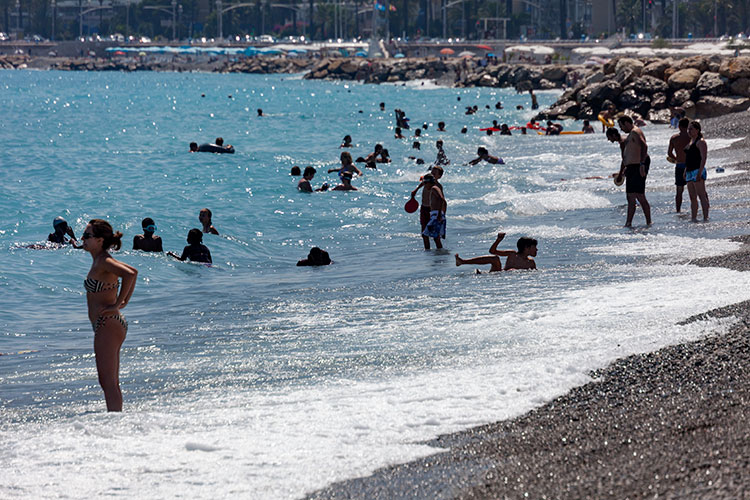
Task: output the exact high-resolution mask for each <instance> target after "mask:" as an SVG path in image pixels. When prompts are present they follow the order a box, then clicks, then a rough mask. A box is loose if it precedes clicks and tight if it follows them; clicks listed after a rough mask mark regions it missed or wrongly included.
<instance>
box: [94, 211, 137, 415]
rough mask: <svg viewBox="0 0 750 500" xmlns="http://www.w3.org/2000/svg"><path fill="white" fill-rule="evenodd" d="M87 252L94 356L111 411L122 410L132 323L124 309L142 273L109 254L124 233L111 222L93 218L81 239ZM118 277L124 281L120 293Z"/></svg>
mask: <svg viewBox="0 0 750 500" xmlns="http://www.w3.org/2000/svg"><path fill="white" fill-rule="evenodd" d="M81 238H82V241H83V249H84V250H86V251H87V252H89V253H90V254H91V257H93V259H94V262H93V263H92V264H91V269H89V273H88V275H87V276H86V280H85V281H84V282H83V286H84V288H85V289H86V302H87V304H88V309H89V320H90V321H91V326H92V327H93V328H94V353H95V354H96V370H97V372H98V373H99V385H101V386H102V389H103V390H104V399H105V400H106V401H107V411H122V393H121V392H120V347H121V346H122V343H123V341H124V340H125V335H126V334H127V332H128V323H127V321H125V317H124V316H123V315H122V314H121V313H120V309H122V308H124V307H125V306H126V305H128V301H130V297H131V296H132V295H133V288H135V281H136V277H137V276H138V271H137V270H136V269H135V268H134V267H131V266H129V265H127V264H125V263H124V262H120V261H119V260H116V259H115V258H113V257H112V256H111V255H110V254H109V249H110V248H114V249H115V250H119V248H120V245H121V239H122V233H121V232H119V231H118V232H117V233H114V234H113V232H112V226H110V224H109V222H107V221H105V220H102V219H93V220H91V221H90V222H89V224H88V226H86V229H85V230H84V232H83V236H82V237H81ZM118 278H122V286H120V293H119V294H118V293H117V288H118Z"/></svg>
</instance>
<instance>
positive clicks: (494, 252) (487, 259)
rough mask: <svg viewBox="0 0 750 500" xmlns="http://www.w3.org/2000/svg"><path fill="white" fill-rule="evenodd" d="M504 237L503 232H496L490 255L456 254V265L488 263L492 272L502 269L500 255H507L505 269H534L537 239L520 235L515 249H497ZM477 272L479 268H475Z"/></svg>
mask: <svg viewBox="0 0 750 500" xmlns="http://www.w3.org/2000/svg"><path fill="white" fill-rule="evenodd" d="M503 238H505V233H498V234H497V238H496V239H495V242H494V243H492V246H491V247H490V254H491V255H484V256H482V257H472V258H471V259H462V258H461V257H459V255H458V254H456V255H455V257H456V266H463V265H467V264H468V265H480V266H481V265H485V264H489V265H490V272H491V273H494V272H497V271H502V270H503V263H502V261H501V260H500V257H507V259H506V260H505V270H506V271H511V270H513V269H536V262H535V261H534V257H536V252H537V249H536V246H537V241H536V240H535V239H533V238H527V237H521V238H519V239H518V242H516V248H517V249H518V250H517V251H516V250H498V249H497V246H498V245H499V244H500V242H501V241H503ZM477 272H479V270H477Z"/></svg>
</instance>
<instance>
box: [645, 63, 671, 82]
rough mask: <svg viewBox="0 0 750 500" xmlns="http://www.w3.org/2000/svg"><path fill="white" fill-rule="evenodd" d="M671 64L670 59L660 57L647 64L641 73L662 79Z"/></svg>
mask: <svg viewBox="0 0 750 500" xmlns="http://www.w3.org/2000/svg"><path fill="white" fill-rule="evenodd" d="M671 65H672V60H671V59H660V60H657V61H654V62H652V63H649V64H647V65H646V66H645V67H644V68H643V71H642V72H641V75H648V76H653V77H654V78H658V79H660V80H662V79H664V72H665V71H666V70H667V68H669V67H670V66H671Z"/></svg>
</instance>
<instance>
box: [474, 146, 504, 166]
mask: <svg viewBox="0 0 750 500" xmlns="http://www.w3.org/2000/svg"><path fill="white" fill-rule="evenodd" d="M480 161H486V162H487V163H492V164H493V165H505V162H504V161H503V159H502V158H498V157H497V156H492V155H490V153H489V152H488V151H487V148H483V147H480V148H477V158H474V159H473V160H471V161H470V162H469V165H476V164H477V163H479V162H480Z"/></svg>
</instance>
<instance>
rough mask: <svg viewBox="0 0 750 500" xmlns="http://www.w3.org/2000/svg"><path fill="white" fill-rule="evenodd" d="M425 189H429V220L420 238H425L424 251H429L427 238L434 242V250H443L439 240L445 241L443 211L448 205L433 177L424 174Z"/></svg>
mask: <svg viewBox="0 0 750 500" xmlns="http://www.w3.org/2000/svg"><path fill="white" fill-rule="evenodd" d="M423 181H424V184H425V187H427V188H430V193H429V204H430V205H429V206H430V220H429V221H428V222H427V225H426V226H425V228H424V230H423V231H422V236H425V237H426V238H427V239H426V243H425V250H429V249H430V241H429V238H432V239H434V240H435V248H438V249H440V248H443V244H442V243H441V242H440V239H441V238H443V239H445V230H446V221H445V211H446V209H447V207H448V203H447V202H446V201H445V196H444V195H443V190H442V189H441V188H440V186H438V184H437V180H436V179H435V176H434V175H432V174H425V176H424V177H423Z"/></svg>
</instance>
